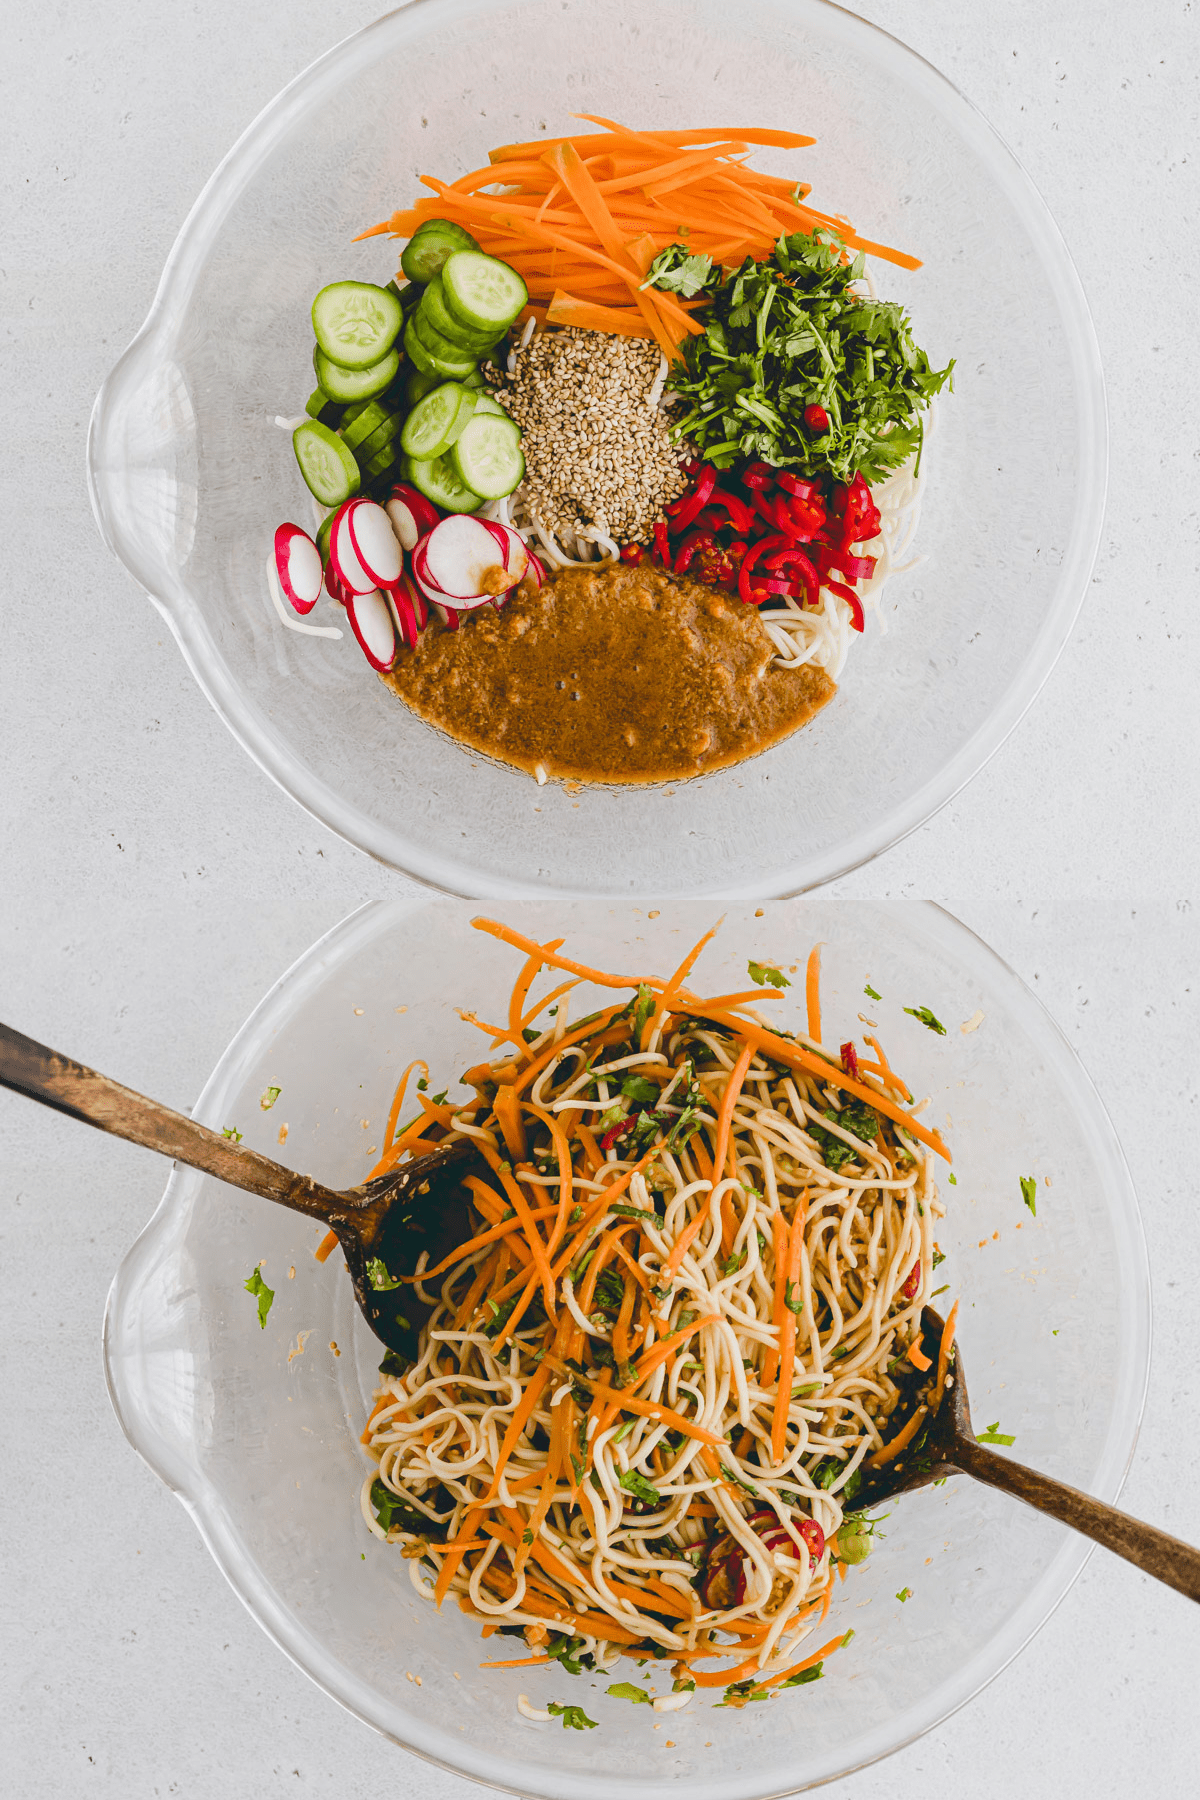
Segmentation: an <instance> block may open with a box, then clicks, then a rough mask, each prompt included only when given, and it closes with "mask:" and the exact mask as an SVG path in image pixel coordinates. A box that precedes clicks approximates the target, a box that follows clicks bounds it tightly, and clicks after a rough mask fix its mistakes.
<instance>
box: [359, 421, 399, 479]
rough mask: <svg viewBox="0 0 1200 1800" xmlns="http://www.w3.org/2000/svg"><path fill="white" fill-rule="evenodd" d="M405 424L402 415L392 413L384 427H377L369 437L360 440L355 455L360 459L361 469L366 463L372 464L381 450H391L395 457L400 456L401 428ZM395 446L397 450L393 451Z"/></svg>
mask: <svg viewBox="0 0 1200 1800" xmlns="http://www.w3.org/2000/svg"><path fill="white" fill-rule="evenodd" d="M403 423H404V418H403V415H402V414H400V413H392V414H391V416H390V417H389V418H386V419H385V420H384V422H383V424H382V425H377V426H376V427H375V430H374V431H373V432H372V433H371V435H370V436H369V437H365V438H362V439H360V441H359V442H358V443H357V444H355V445H354V446H353V450H354V454H355V456H356V457H357V459H358V464H359V467H360V468H361V467H362V465H363V463H364V462H372V461H373V460H374V458H375V457H377V456H378V455H379V453H380V451H381V450H391V452H392V455H393V456H398V455H399V454H400V452H399V438H400V427H401V426H402V425H403ZM393 445H395V446H396V448H394V449H393Z"/></svg>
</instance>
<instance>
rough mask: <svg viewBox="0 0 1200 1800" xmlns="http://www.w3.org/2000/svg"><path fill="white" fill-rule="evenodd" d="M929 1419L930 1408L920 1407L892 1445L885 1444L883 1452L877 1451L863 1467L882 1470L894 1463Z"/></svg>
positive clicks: (868, 1458)
mask: <svg viewBox="0 0 1200 1800" xmlns="http://www.w3.org/2000/svg"><path fill="white" fill-rule="evenodd" d="M928 1417H929V1408H928V1407H927V1406H918V1408H917V1410H916V1412H915V1413H914V1414H913V1416H912V1418H911V1419H910V1420H909V1421H908V1424H907V1425H906V1426H905V1427H904V1429H903V1430H902V1431H900V1432H898V1433H897V1434H896V1436H895V1437H894V1438H893V1439H892V1441H891V1443H890V1444H885V1445H884V1446H883V1449H882V1450H877V1451H876V1452H875V1454H874V1456H868V1457H867V1459H866V1461H865V1463H864V1465H863V1466H864V1468H867V1469H881V1468H882V1467H883V1465H884V1464H885V1463H890V1462H891V1461H893V1459H894V1458H895V1457H897V1456H899V1454H900V1452H901V1451H902V1450H903V1449H904V1448H905V1446H906V1445H907V1444H911V1443H912V1440H913V1439H914V1438H915V1437H916V1435H917V1432H918V1431H919V1430H920V1429H921V1426H922V1425H923V1424H924V1422H925V1420H926V1419H927V1418H928Z"/></svg>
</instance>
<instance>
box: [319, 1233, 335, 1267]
mask: <svg viewBox="0 0 1200 1800" xmlns="http://www.w3.org/2000/svg"><path fill="white" fill-rule="evenodd" d="M340 1241H341V1240H340V1239H339V1237H338V1234H337V1232H336V1231H327V1232H326V1233H325V1236H324V1237H323V1238H322V1239H321V1241H320V1243H319V1244H318V1245H317V1247H316V1249H315V1250H314V1251H313V1255H314V1256H315V1257H316V1259H317V1261H318V1262H321V1263H323V1262H326V1261H327V1260H328V1258H329V1257H331V1256H332V1255H333V1253H334V1251H335V1250H336V1249H337V1247H338V1244H339V1243H340Z"/></svg>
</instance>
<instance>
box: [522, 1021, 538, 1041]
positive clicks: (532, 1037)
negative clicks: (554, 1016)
mask: <svg viewBox="0 0 1200 1800" xmlns="http://www.w3.org/2000/svg"><path fill="white" fill-rule="evenodd" d="M541 1035H542V1034H541V1032H540V1031H539V1030H538V1029H537V1026H536V1025H522V1027H521V1036H522V1037H523V1038H524V1039H525V1042H526V1043H527V1044H536V1043H537V1041H538V1039H539V1038H540V1037H541Z"/></svg>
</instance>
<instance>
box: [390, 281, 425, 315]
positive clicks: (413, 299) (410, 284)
mask: <svg viewBox="0 0 1200 1800" xmlns="http://www.w3.org/2000/svg"><path fill="white" fill-rule="evenodd" d="M423 291H424V290H423V289H422V288H421V287H420V286H419V284H418V283H417V282H415V281H404V282H400V281H397V280H396V278H395V276H394V275H393V277H392V279H391V280H390V281H389V282H388V293H389V294H395V296H396V298H397V300H399V302H400V305H401V306H402V307H403V309H404V313H405V316H407V315H408V314H409V313H410V312H411V311H412V309H413V307H414V306H416V305H417V304H418V302H419V301H420V298H421V295H422V293H423Z"/></svg>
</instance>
